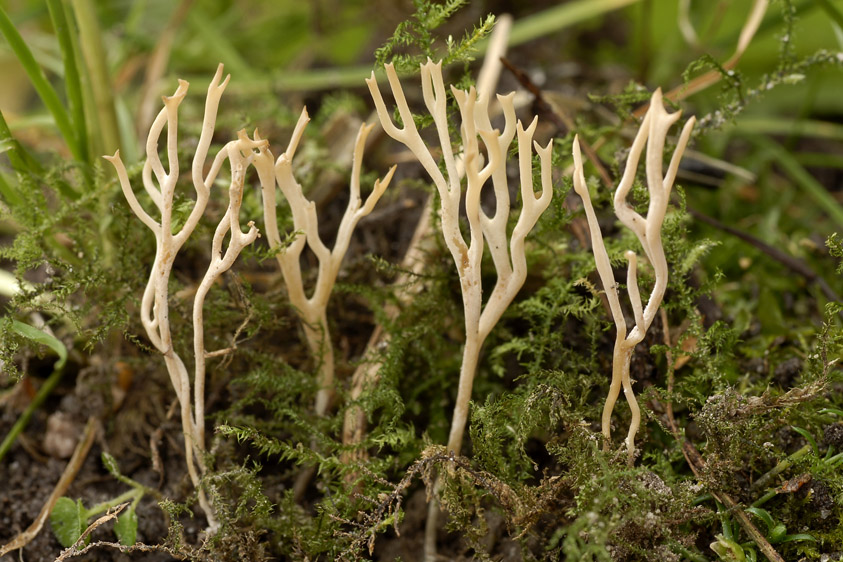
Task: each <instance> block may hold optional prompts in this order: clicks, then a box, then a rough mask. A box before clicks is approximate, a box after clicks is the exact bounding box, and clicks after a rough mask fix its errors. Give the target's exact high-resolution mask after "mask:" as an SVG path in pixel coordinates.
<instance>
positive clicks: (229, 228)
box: [193, 131, 267, 452]
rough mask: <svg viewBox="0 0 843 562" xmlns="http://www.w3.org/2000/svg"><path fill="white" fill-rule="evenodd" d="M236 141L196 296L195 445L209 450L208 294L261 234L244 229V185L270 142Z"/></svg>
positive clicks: (241, 137) (228, 148) (229, 149)
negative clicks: (258, 155) (221, 210)
mask: <svg viewBox="0 0 843 562" xmlns="http://www.w3.org/2000/svg"><path fill="white" fill-rule="evenodd" d="M237 136H238V138H237V140H236V141H231V142H229V143H228V144H226V145H225V147H223V149H222V151H220V154H225V155H226V156H227V157H228V161H229V163H230V165H231V180H230V183H229V187H228V208H227V209H226V212H225V215H223V217H222V219H221V220H220V223H219V225H217V228H216V230H215V231H214V237H213V239H212V242H211V263H210V264H208V270H207V271H206V272H205V277H204V278H203V279H202V282H201V283H200V284H199V288H198V289H197V290H196V296H195V297H194V299H193V354H194V357H195V358H196V359H195V370H194V377H193V380H194V384H193V391H194V398H193V404H194V406H193V412H194V424H195V426H196V439H195V446H196V447H197V449H198V450H199V452H202V451H204V450H205V359H206V357H207V354H206V352H205V330H204V321H203V307H204V305H205V297H207V295H208V291H210V289H211V286H212V285H213V284H214V282H215V281H216V280H217V279H219V277H220V275H222V274H223V273H225V272H226V271H228V270H229V269H231V266H232V265H233V264H234V260H236V259H237V256H239V255H240V252H242V251H243V248H245V247H246V246H248V245H249V244H251V243H253V242H254V241H255V240H256V239H257V238H258V236H260V234H259V233H258V229H257V227H256V226H255V223H254V222H252V221H249V223H248V224H247V225H246V226H248V228H249V230H248V231H247V232H243V231H242V230H241V228H240V206H241V205H242V203H243V188H244V183H245V179H246V170H247V168H248V167H249V165H251V163H252V160H253V159H254V157H255V152H254V151H255V150H260V149H261V148H264V147H266V145H267V142H266V141H261V140H257V139H255V140H252V139H250V138H249V137H248V136H246V132H245V131H240V132H239V133H238V134H237ZM228 233H231V236H230V240H229V243H228V248H226V249H225V252H223V249H222V245H223V239H224V238H225V236H226V234H228Z"/></svg>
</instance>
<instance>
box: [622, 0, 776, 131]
mask: <svg viewBox="0 0 843 562" xmlns="http://www.w3.org/2000/svg"><path fill="white" fill-rule="evenodd" d="M769 4H770V2H769V0H755V3H754V4H753V5H752V9H751V10H750V11H749V14H748V15H747V18H746V21H745V22H744V25H743V28H742V29H741V34H740V36H739V37H738V44H737V46H736V47H735V52H734V53H733V54H732V56H731V57H729V60H727V61H726V62H724V63H723V65H722V66H723V69H724V70H726V71H729V70H732V69H733V68H735V67H736V66H737V65H738V62H739V61H740V60H741V57H742V56H743V53H744V51H746V49H747V47H749V44H750V43H751V42H752V38H753V37H755V32H756V31H758V27H759V26H760V25H761V21H762V20H763V19H764V14H765V13H766V12H767V6H768V5H769ZM722 78H723V75H722V74H721V72H720V70H719V69H716V70H709V71H708V72H706V73H705V74H702V75H700V76H697V77H696V78H694V79H693V80H691V81H690V82H688V83H687V84H682V85H681V86H677V87H676V88H673V89H672V90H670V91H669V92H667V93H666V94H665V95H664V97H665V99H667V100H670V101H672V102H674V103H675V102H678V101H681V100H684V99H686V98H688V97H690V96H692V95H694V94H696V93H697V92H701V91H703V90H705V89H706V88H708V87H709V86H713V85H714V84H717V83H718V82H719V81H720V80H721V79H722ZM649 108H650V104H645V105H643V106H641V107H639V108H638V109H636V110H635V112H633V115H634V116H635V117H643V115H644V114H645V113H647V110H648V109H649Z"/></svg>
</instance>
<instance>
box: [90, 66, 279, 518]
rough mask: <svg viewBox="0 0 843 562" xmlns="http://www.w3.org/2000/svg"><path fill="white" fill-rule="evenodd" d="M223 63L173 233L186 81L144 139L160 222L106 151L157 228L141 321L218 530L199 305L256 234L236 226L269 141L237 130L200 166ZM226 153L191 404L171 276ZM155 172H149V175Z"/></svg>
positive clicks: (131, 198)
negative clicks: (249, 179) (163, 151)
mask: <svg viewBox="0 0 843 562" xmlns="http://www.w3.org/2000/svg"><path fill="white" fill-rule="evenodd" d="M222 70H223V66H222V65H219V67H218V68H217V72H216V74H215V75H214V78H213V80H212V81H211V84H210V86H209V87H208V95H207V98H206V101H205V117H204V121H203V126H202V132H201V134H200V136H199V143H198V145H197V147H196V153H195V155H194V157H193V165H192V176H193V186H194V189H195V191H196V203H195V204H194V206H193V209H192V210H191V211H190V214H189V216H188V218H187V220H186V221H185V223H184V226H182V228H181V229H180V230H179V231H178V232H176V233H173V200H174V196H175V188H176V184H177V182H178V179H179V160H178V107H179V105H180V104H181V102H182V101H183V100H184V97H185V95H186V94H187V88H188V83H187V82H185V81H184V80H179V87H178V89H177V90H176V92H175V94H173V95H172V96H170V97H164V98H163V99H164V108H163V109H162V110H161V112H160V113H158V116H157V117H156V118H155V120H154V121H153V123H152V126H151V128H150V130H149V136H148V137H147V142H146V162H145V163H144V166H143V172H142V179H143V186H144V189H145V190H146V192H147V193H148V194H149V197H150V199H151V200H152V203H153V204H154V206H155V207H156V208H157V210H158V212H159V213H160V215H161V219H160V222H158V221H156V220H155V219H153V218H152V217H151V216H150V215H149V214H148V213H147V212H146V211H145V210H144V209H143V207H142V206H141V204H140V202H139V201H138V199H137V197H136V196H135V193H134V191H133V190H132V186H131V183H130V181H129V176H128V174H127V172H126V167H125V166H124V164H123V161H122V159H121V158H120V152H119V151H118V152H116V153H115V154H114V156H106V157H105V158H106V160H108V161H109V162H111V163H112V165H114V168H115V169H116V171H117V177H118V179H119V181H120V187H121V188H122V190H123V195H125V197H126V201H127V202H128V204H129V207H130V208H131V209H132V211H133V212H134V213H135V214H136V215H137V216H138V218H139V219H140V220H141V222H143V223H144V224H145V225H146V226H147V227H148V228H149V229H150V230H151V231H152V232H153V234H154V235H155V243H156V250H155V262H154V263H153V266H152V270H151V272H150V275H149V281H148V283H147V285H146V289H145V290H144V294H143V299H142V301H141V322H142V324H143V326H144V329H145V330H146V333H147V336H148V337H149V340H150V341H151V342H152V345H153V346H154V347H155V348H156V349H157V350H158V351H159V352H160V353H161V354H162V355H163V356H164V363H165V365H166V367H167V372H168V373H169V375H170V382H171V383H172V385H173V389H174V390H175V391H176V397H177V398H178V402H179V406H180V412H181V421H182V430H183V432H184V438H185V461H186V464H187V471H188V474H189V475H190V479H191V481H192V482H193V485H194V486H195V487H196V488H197V490H198V494H199V505H200V506H201V508H202V509H203V511H204V512H205V515H206V517H207V518H208V524H209V526H210V528H211V530H216V528H217V527H218V523H217V521H216V517H215V514H214V510H213V508H212V507H211V505H210V503H209V502H208V499H207V497H206V495H205V492H204V490H203V489H202V488H201V486H200V477H201V474H203V473H204V472H205V470H206V467H205V462H204V454H205V444H204V442H205V398H204V384H205V357H206V354H205V342H204V331H203V326H202V306H203V304H204V300H205V296H206V295H207V292H208V290H209V289H210V286H211V285H212V284H213V282H214V281H215V280H216V279H217V278H218V277H219V276H220V275H221V274H222V273H224V272H225V271H227V270H228V269H229V268H230V267H231V265H232V264H233V262H234V260H235V259H236V258H237V256H238V255H239V254H240V251H241V250H242V249H243V248H244V247H245V246H246V245H248V244H251V243H252V242H253V241H254V240H255V238H257V236H258V231H257V228H255V226H254V224H253V223H251V222H250V223H249V224H248V227H249V230H248V232H246V233H243V232H242V231H241V230H240V221H239V218H238V215H239V213H240V204H241V201H242V197H243V182H244V178H245V171H246V168H247V167H248V166H249V165H250V164H251V161H252V159H253V158H254V150H255V149H259V148H261V147H263V146H264V145H266V141H260V140H258V139H255V140H252V139H249V138H248V137H246V135H245V134H243V133H241V134H240V135H239V138H238V139H237V140H236V141H232V142H229V143H228V144H226V145H225V146H224V147H223V148H222V150H220V151H219V152H218V153H217V155H216V156H215V157H214V160H213V163H212V164H211V167H210V170H209V171H208V173H207V174H205V173H204V166H205V162H206V160H207V157H208V149H209V147H210V145H211V140H212V137H213V134H214V126H215V124H216V118H217V110H218V108H219V101H220V98H221V96H222V93H223V91H224V90H225V86H226V84H228V79H229V77H228V76H227V77H226V78H225V80H222V82H221V79H222ZM165 126H166V127H167V161H168V165H169V170H168V171H165V170H164V166H163V165H162V163H161V159H160V158H159V156H158V139H159V138H160V137H161V134H162V132H163V130H164V127H165ZM225 160H228V161H229V165H230V168H231V180H230V184H229V204H228V209H227V211H226V213H225V216H223V218H222V221H221V222H220V224H219V226H218V227H217V229H216V232H215V234H214V238H213V245H212V255H211V263H210V265H209V267H208V271H207V273H206V274H205V278H204V279H203V280H202V282H201V284H200V285H199V289H198V290H197V294H196V298H195V300H194V305H193V329H194V353H195V373H194V380H195V387H194V398H193V400H194V401H193V408H192V409H191V390H190V377H189V375H188V372H187V368H186V367H185V365H184V362H183V361H182V359H181V358H180V357H179V356H178V354H176V352H175V350H174V349H173V339H172V334H171V332H170V321H169V305H168V298H169V291H168V287H167V285H168V282H169V279H170V273H171V272H172V268H173V264H174V262H175V259H176V255H177V254H178V252H179V250H180V249H181V247H182V246H183V245H184V243H185V241H186V240H187V239H188V237H189V236H190V235H191V234H192V233H193V230H194V229H195V228H196V225H197V224H198V223H199V219H200V218H201V217H202V215H203V214H204V212H205V206H206V205H207V203H208V198H209V196H210V191H211V186H212V185H213V184H214V181H215V180H216V178H217V176H218V174H219V172H220V170H221V168H222V165H223V163H224V161H225ZM153 177H154V180H153ZM228 232H231V241H230V243H229V247H228V248H227V249H226V250H225V253H224V254H223V252H222V242H223V238H224V237H225V235H226V233H228Z"/></svg>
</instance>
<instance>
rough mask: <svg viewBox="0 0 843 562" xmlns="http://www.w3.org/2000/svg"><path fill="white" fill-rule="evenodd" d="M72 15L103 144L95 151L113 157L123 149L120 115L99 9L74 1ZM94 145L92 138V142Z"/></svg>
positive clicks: (94, 147)
mask: <svg viewBox="0 0 843 562" xmlns="http://www.w3.org/2000/svg"><path fill="white" fill-rule="evenodd" d="M72 5H73V13H74V14H75V16H76V23H77V25H78V26H79V37H80V49H81V51H82V56H83V58H84V60H85V66H86V67H87V75H88V78H89V81H90V85H91V90H93V96H94V100H93V101H94V104H95V106H96V107H95V108H93V110H92V114H93V115H96V123H97V128H98V129H99V131H100V135H99V137H100V143H99V144H98V145H94V146H93V147H92V151H93V153H94V154H105V153H107V154H113V153H114V151H115V150H117V149H119V148H121V147H120V134H119V133H118V132H117V114H116V112H115V110H114V93H113V90H112V87H111V79H110V77H109V74H108V67H107V66H106V60H107V58H108V57H107V55H106V52H105V47H104V46H103V43H102V32H101V31H100V24H99V20H98V19H97V10H96V5H95V4H94V3H93V2H91V1H90V0H73V2H72ZM91 140H92V141H93V138H92V139H91Z"/></svg>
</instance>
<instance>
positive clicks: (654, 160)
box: [573, 90, 696, 464]
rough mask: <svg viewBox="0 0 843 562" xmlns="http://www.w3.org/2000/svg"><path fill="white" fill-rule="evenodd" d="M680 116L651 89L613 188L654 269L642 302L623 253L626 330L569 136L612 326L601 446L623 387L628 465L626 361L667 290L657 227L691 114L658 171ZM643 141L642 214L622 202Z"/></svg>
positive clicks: (634, 425) (634, 428)
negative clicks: (629, 320)
mask: <svg viewBox="0 0 843 562" xmlns="http://www.w3.org/2000/svg"><path fill="white" fill-rule="evenodd" d="M680 116H681V112H679V111H678V112H676V113H667V112H666V111H665V109H664V105H663V103H662V93H661V90H656V92H655V93H654V94H653V97H652V99H651V100H650V108H649V110H648V111H647V114H646V115H645V116H644V119H643V121H642V122H641V128H640V129H639V130H638V134H637V135H636V136H635V140H634V141H633V143H632V147H631V148H630V151H629V156H628V158H627V161H626V169H625V170H624V173H623V176H622V177H621V181H620V183H619V184H618V188H617V191H615V198H614V207H615V215H617V217H618V219H619V220H620V221H621V223H623V225H624V226H626V227H627V228H629V229H630V230H632V231H633V232H634V233H635V235H636V237H637V238H638V240H639V242H640V243H641V247H642V248H643V249H644V254H645V255H646V256H647V260H648V261H649V262H650V265H651V266H652V267H653V272H654V274H655V284H654V286H653V289H652V291H651V292H650V297H649V299H648V300H647V305H646V306H644V305H643V304H642V300H641V295H640V293H639V290H638V257H637V256H636V254H635V252H633V251H631V250H629V251H627V252H626V253H625V257H626V259H627V261H628V264H629V265H628V267H627V292H628V293H629V299H630V303H631V306H632V312H633V318H634V320H635V325H634V327H633V328H632V330H629V331H628V328H627V324H626V320H625V319H624V315H623V311H622V310H621V305H620V299H619V297H618V288H617V284H616V283H615V277H614V274H613V272H612V266H611V263H610V262H609V255H608V253H607V252H606V246H605V245H604V244H603V235H602V234H601V232H600V227H599V225H598V223H597V216H596V215H595V213H594V207H593V206H592V204H591V198H590V196H589V194H588V187H587V185H586V183H585V174H584V173H583V165H582V155H581V153H580V145H579V139H577V138H575V139H574V146H573V156H574V189H575V190H576V192H577V193H578V194H579V195H580V197H582V200H583V207H584V208H585V215H586V219H587V220H588V228H589V230H590V231H591V246H592V251H593V252H594V262H595V264H596V266H597V273H598V275H599V276H600V281H601V282H602V283H603V288H604V290H605V292H606V298H607V300H608V301H609V308H610V309H611V311H612V319H613V320H614V322H615V327H616V328H617V334H616V336H615V351H614V355H613V357H612V382H611V385H610V386H609V394H608V395H607V397H606V403H605V405H604V407H603V419H602V429H603V437H604V438H605V440H604V443H603V445H604V448H605V449H607V450H608V448H609V446H610V444H611V422H612V419H611V418H612V411H613V409H614V407H615V403H616V402H617V399H618V396H619V395H620V390H621V387H623V391H624V396H626V400H627V402H628V403H629V408H630V411H631V413H632V420H631V421H630V424H629V432H628V433H627V437H626V447H627V454H628V460H629V463H630V464H632V462H633V460H634V457H635V435H636V433H638V427H639V426H640V424H641V410H640V408H639V407H638V402H637V401H636V399H635V395H634V394H633V391H632V381H631V379H630V375H629V365H630V361H631V359H632V353H633V351H634V350H635V346H636V345H638V343H639V342H640V341H641V340H643V339H644V336H645V335H646V333H647V330H648V329H649V328H650V325H651V324H652V323H653V319H654V318H655V316H656V312H657V311H658V309H659V306H660V305H661V302H662V299H663V298H664V293H665V290H666V289H667V276H668V270H667V261H666V259H665V255H664V248H663V247H662V240H661V228H662V224H663V223H664V217H665V214H666V212H667V203H668V200H669V199H670V190H671V189H672V188H673V182H674V180H675V179H676V171H677V170H678V168H679V161H680V160H681V159H682V154H683V153H684V151H685V147H686V146H687V144H688V140H689V138H690V136H691V130H692V129H693V128H694V123H695V121H696V120H695V119H694V118H693V117H691V118H690V119H688V121H687V122H686V123H685V126H684V127H683V128H682V132H681V134H680V135H679V141H678V142H677V144H676V149H675V150H674V152H673V156H672V157H671V159H670V165H669V166H668V169H667V173H666V174H664V176H662V171H663V167H662V159H663V154H664V144H665V139H666V137H667V131H668V130H669V129H670V127H671V126H672V125H673V124H674V123H676V122H677V121H678V120H679V117H680ZM645 145H646V149H647V154H646V158H645V170H646V178H647V188H648V191H649V194H650V202H649V206H648V209H647V216H646V217H642V216H641V215H640V214H638V213H637V212H636V211H635V209H633V207H632V206H631V205H630V204H629V203H628V202H627V196H628V195H629V190H630V189H631V188H632V184H633V182H634V180H635V174H636V172H637V170H638V162H639V160H640V158H641V153H642V151H643V150H644V147H645Z"/></svg>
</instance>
